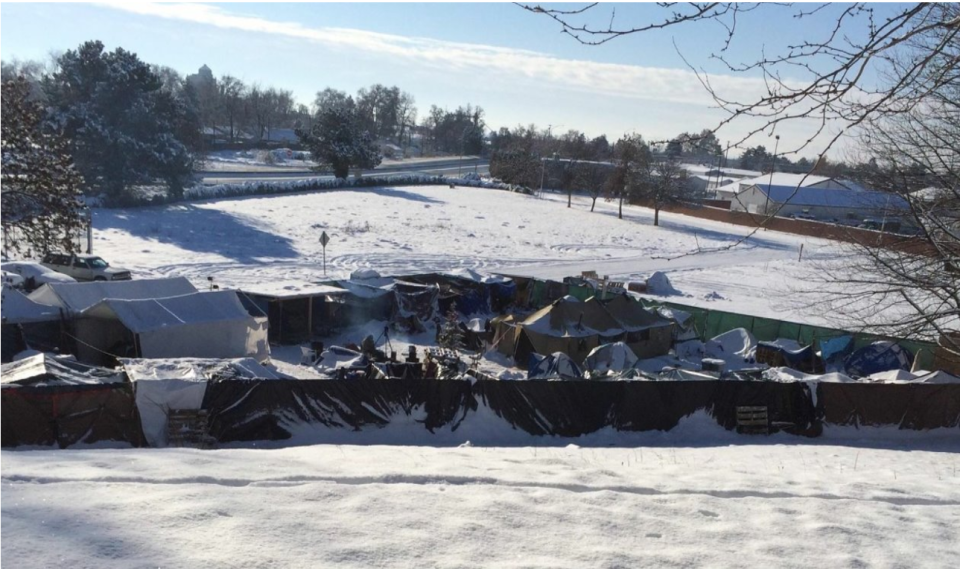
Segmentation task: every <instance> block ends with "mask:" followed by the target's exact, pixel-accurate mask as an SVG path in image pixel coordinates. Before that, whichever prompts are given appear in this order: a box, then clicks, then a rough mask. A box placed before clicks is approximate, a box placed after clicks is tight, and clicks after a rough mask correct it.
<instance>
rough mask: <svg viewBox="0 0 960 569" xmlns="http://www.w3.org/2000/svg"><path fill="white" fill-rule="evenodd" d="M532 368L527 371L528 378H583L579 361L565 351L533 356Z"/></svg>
mask: <svg viewBox="0 0 960 569" xmlns="http://www.w3.org/2000/svg"><path fill="white" fill-rule="evenodd" d="M531 357H532V358H533V360H534V361H531V362H530V363H531V365H530V369H529V370H528V371H527V379H535V380H541V381H542V380H552V381H577V380H581V379H583V371H581V370H580V366H578V365H577V362H575V361H573V360H572V359H570V356H568V355H567V354H564V353H563V352H556V353H553V354H550V355H548V356H539V355H536V354H533V355H532V356H531Z"/></svg>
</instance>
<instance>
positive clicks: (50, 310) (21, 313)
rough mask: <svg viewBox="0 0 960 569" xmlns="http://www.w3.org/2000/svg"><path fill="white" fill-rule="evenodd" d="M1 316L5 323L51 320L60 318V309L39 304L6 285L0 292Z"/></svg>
mask: <svg viewBox="0 0 960 569" xmlns="http://www.w3.org/2000/svg"><path fill="white" fill-rule="evenodd" d="M0 305H2V307H0V316H2V317H3V322H4V324H27V323H31V322H51V321H56V320H59V319H60V310H59V309H57V308H55V307H52V306H47V305H45V304H39V303H37V302H34V301H33V300H31V299H30V298H28V297H27V296H26V295H25V294H23V293H22V292H20V291H19V290H16V289H13V288H10V287H7V286H4V287H3V288H2V293H0Z"/></svg>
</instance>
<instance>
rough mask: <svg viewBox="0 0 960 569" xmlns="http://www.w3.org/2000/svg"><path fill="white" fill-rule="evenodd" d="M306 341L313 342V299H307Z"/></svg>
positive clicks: (310, 297) (309, 297)
mask: <svg viewBox="0 0 960 569" xmlns="http://www.w3.org/2000/svg"><path fill="white" fill-rule="evenodd" d="M307 339H308V340H311V341H312V340H313V297H312V296H308V297H307Z"/></svg>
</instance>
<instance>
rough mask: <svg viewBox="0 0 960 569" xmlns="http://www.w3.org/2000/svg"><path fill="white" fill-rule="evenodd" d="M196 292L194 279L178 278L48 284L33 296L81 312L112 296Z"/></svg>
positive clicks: (136, 297)
mask: <svg viewBox="0 0 960 569" xmlns="http://www.w3.org/2000/svg"><path fill="white" fill-rule="evenodd" d="M195 292H198V291H197V288H196V287H195V286H193V285H192V284H190V281H188V280H187V279H185V278H183V277H176V278H170V279H137V280H132V281H95V282H90V283H48V284H45V285H43V286H41V287H40V288H38V289H37V290H35V291H33V292H32V293H31V294H30V299H31V300H33V301H34V302H37V303H39V304H45V305H47V306H55V307H59V308H62V309H64V311H65V312H66V313H67V314H68V315H77V314H80V313H81V312H83V311H84V310H86V309H88V308H90V307H91V306H93V305H95V304H97V303H98V302H100V301H102V300H105V299H108V298H112V299H122V300H147V299H152V298H169V297H172V296H182V295H185V294H192V293H195Z"/></svg>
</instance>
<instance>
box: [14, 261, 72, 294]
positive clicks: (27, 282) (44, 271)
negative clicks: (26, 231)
mask: <svg viewBox="0 0 960 569" xmlns="http://www.w3.org/2000/svg"><path fill="white" fill-rule="evenodd" d="M0 269H2V270H3V272H4V275H6V273H10V274H12V275H15V276H19V277H20V278H21V279H23V286H24V288H26V289H27V291H31V290H33V289H35V288H37V287H39V286H41V285H45V284H47V283H75V282H77V280H76V279H75V278H73V277H71V276H69V275H64V274H62V273H58V272H56V271H54V270H51V269H48V268H47V267H44V266H43V265H41V264H40V263H31V262H30V261H10V262H7V263H2V264H0ZM4 281H6V278H4Z"/></svg>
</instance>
